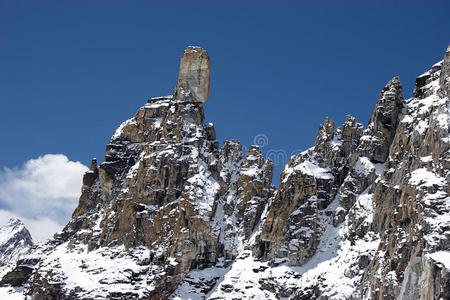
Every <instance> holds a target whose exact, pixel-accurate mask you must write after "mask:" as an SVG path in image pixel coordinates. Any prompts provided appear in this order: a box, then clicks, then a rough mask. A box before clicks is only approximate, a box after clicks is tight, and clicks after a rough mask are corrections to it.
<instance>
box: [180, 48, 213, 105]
mask: <svg viewBox="0 0 450 300" xmlns="http://www.w3.org/2000/svg"><path fill="white" fill-rule="evenodd" d="M210 70H211V61H210V60H209V56H208V53H207V52H206V50H204V49H203V48H200V47H194V46H189V47H187V48H186V49H185V50H184V53H183V56H182V57H181V62H180V71H179V73H178V83H177V86H176V87H175V92H174V99H175V100H184V101H189V102H206V100H208V97H209V73H210Z"/></svg>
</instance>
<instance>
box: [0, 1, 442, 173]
mask: <svg viewBox="0 0 450 300" xmlns="http://www.w3.org/2000/svg"><path fill="white" fill-rule="evenodd" d="M220 3H221V2H219V1H178V2H169V1H167V2H166V1H164V2H163V1H145V2H144V1H142V2H141V1H89V2H88V1H39V2H38V1H0V103H1V109H0V168H3V167H8V168H13V167H14V166H19V165H21V164H23V163H24V162H25V161H28V160H29V159H32V158H37V157H39V156H42V155H45V154H49V153H50V154H58V153H61V154H65V155H66V156H67V157H68V158H69V159H70V160H71V161H80V162H82V163H83V164H85V165H88V164H89V161H90V159H91V158H92V157H97V158H99V160H100V161H101V160H102V159H103V154H104V149H105V145H106V143H107V142H108V140H109V138H110V137H111V135H112V134H113V132H114V130H115V128H117V126H118V125H119V124H120V123H121V122H122V121H124V120H126V119H128V118H130V117H131V116H132V115H133V114H134V113H135V111H136V110H137V109H138V108H139V107H140V106H142V105H143V104H144V103H145V102H146V100H147V99H148V98H149V97H154V96H160V95H167V94H170V93H172V91H173V88H174V86H175V83H176V81H177V72H178V64H179V59H180V56H181V54H182V51H183V49H184V48H185V47H186V46H187V45H199V46H202V47H204V48H205V49H206V50H207V51H208V52H209V54H210V57H211V60H212V73H211V96H210V98H209V100H208V102H207V103H206V104H205V112H206V121H211V122H213V123H214V124H215V127H216V132H217V137H218V139H219V140H220V141H221V142H222V141H223V140H226V139H233V138H235V139H238V140H240V141H241V142H242V143H243V144H244V145H246V146H248V145H250V144H252V143H253V142H254V139H255V136H258V135H261V134H263V135H264V136H266V137H267V142H268V144H267V145H265V147H264V148H263V151H264V152H266V153H267V152H268V151H269V150H275V151H278V150H280V151H281V150H282V151H285V152H286V153H287V154H290V153H292V152H298V151H299V150H304V149H306V148H308V147H310V146H311V145H313V143H314V138H315V136H316V133H317V129H318V126H319V124H320V123H321V122H322V121H323V119H324V118H325V117H326V116H329V117H332V118H334V119H335V121H336V124H341V123H342V122H343V120H344V118H345V116H346V115H347V114H351V115H353V116H355V117H356V118H357V120H358V121H359V122H362V123H363V124H364V125H366V123H367V120H368V118H369V115H370V113H371V110H372V108H373V106H374V105H375V103H376V101H377V98H378V94H379V92H380V90H381V89H382V88H383V86H384V84H385V83H386V82H387V81H389V80H390V79H391V78H392V77H394V76H396V75H400V77H401V81H402V83H403V85H404V96H405V97H409V96H410V95H411V93H412V89H413V84H414V79H415V77H417V76H418V75H419V74H421V73H423V72H425V71H426V70H427V69H428V68H429V67H431V65H432V64H434V63H435V62H437V61H439V60H441V59H442V57H443V54H444V51H445V49H446V47H447V45H448V43H449V42H450V18H449V17H448V15H449V11H450V5H449V1H428V2H426V4H425V3H424V1H420V3H414V1H404V2H402V1H375V2H374V3H372V4H370V6H365V5H363V4H362V2H357V1H353V2H351V1H348V2H346V1H340V2H339V4H333V3H334V2H329V3H327V2H318V4H316V5H314V6H313V5H312V4H309V3H311V2H306V1H305V2H302V1H295V2H294V1H292V2H288V1H272V2H268V1H267V2H264V1H254V2H251V1H239V2H233V1H227V2H226V4H220ZM224 3H225V2H224ZM275 3H276V4H275ZM421 3H422V4H421ZM283 164H284V162H279V163H278V164H277V165H276V174H277V175H276V176H279V175H278V173H279V172H280V170H281V168H282V166H283ZM275 181H278V180H277V179H275Z"/></svg>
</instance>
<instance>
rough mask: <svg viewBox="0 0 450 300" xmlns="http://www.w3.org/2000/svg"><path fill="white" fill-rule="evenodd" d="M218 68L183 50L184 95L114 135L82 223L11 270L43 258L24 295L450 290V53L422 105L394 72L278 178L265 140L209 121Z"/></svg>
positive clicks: (415, 293)
mask: <svg viewBox="0 0 450 300" xmlns="http://www.w3.org/2000/svg"><path fill="white" fill-rule="evenodd" d="M194 50H195V51H194ZM209 71H210V62H209V56H208V55H207V53H206V51H204V50H203V49H201V48H198V47H188V48H187V49H186V50H185V52H184V54H183V57H182V60H181V64H180V73H179V80H178V83H177V86H176V88H175V92H174V95H171V96H167V97H159V98H152V99H150V100H149V101H148V103H147V104H145V105H144V106H143V107H141V108H140V109H139V110H138V111H137V113H136V114H135V116H134V117H133V118H131V119H129V120H127V121H125V122H124V123H123V124H122V125H121V126H120V127H119V128H118V129H117V130H116V132H115V133H114V135H113V136H112V138H111V140H110V142H109V144H108V145H107V147H106V152H105V159H104V162H103V163H101V164H100V165H99V166H98V165H97V162H96V160H94V161H93V162H92V165H91V168H90V170H89V171H88V172H87V173H86V174H85V176H84V178H83V185H82V195H81V197H80V200H79V204H78V207H77V208H76V210H75V211H74V213H73V217H72V220H71V221H70V222H69V224H68V225H67V226H66V227H65V228H64V229H63V230H62V231H61V232H60V233H58V234H56V235H55V237H54V238H53V239H52V240H50V241H49V242H48V243H46V244H41V245H38V246H36V247H34V249H33V251H32V252H31V253H30V254H29V255H28V256H26V257H25V258H22V259H21V260H19V262H18V264H17V268H16V270H15V271H16V272H20V269H18V268H19V266H20V265H25V264H26V265H27V266H30V268H31V267H32V272H31V274H29V275H27V276H28V279H27V280H26V282H25V283H24V284H23V295H25V296H26V297H30V298H32V299H47V298H52V299H91V298H108V297H109V298H112V299H167V298H170V299H189V298H190V299H206V298H208V299H252V298H265V299H279V298H283V297H284V298H292V299H441V298H442V299H446V298H447V297H449V290H448V289H449V279H448V278H449V269H450V264H449V261H450V259H449V258H450V254H449V253H450V252H449V245H450V244H449V237H450V231H449V225H450V223H449V222H450V198H449V197H448V192H449V190H448V179H449V171H448V170H449V157H448V149H449V143H450V140H449V118H448V116H449V101H450V100H449V95H450V91H449V90H450V48H449V49H448V50H447V52H446V54H445V57H444V60H443V61H441V62H439V63H437V64H435V65H434V66H433V67H432V69H431V70H430V71H428V72H426V73H424V74H423V75H421V76H419V77H418V78H417V80H416V88H415V91H414V94H413V97H412V98H411V99H408V100H406V101H404V100H403V96H402V86H401V83H400V80H399V78H398V77H395V78H393V79H392V80H391V81H389V82H388V83H387V84H386V86H385V87H384V88H383V89H382V91H381V93H380V95H379V98H378V102H377V103H376V105H375V108H374V109H373V111H372V114H371V116H370V119H369V124H368V126H367V127H366V128H365V129H364V127H363V125H362V124H360V123H358V122H357V121H356V120H355V118H353V117H351V116H347V119H346V121H345V122H344V124H342V126H340V127H338V128H335V124H334V121H333V120H332V119H329V118H327V119H325V122H324V124H323V125H321V126H320V127H319V131H318V135H317V138H316V140H315V144H314V146H313V147H311V148H310V149H308V150H306V151H304V152H303V153H300V154H298V155H295V156H293V157H292V158H291V160H290V161H289V163H288V165H287V166H286V167H285V168H284V170H283V172H282V174H281V176H280V184H279V186H278V187H277V188H275V187H274V186H273V185H272V171H273V166H272V163H271V161H270V160H266V159H264V157H263V155H262V153H261V151H260V150H259V149H258V147H257V146H253V147H251V148H250V150H249V151H248V153H243V151H242V146H241V144H240V143H239V142H238V141H227V142H225V143H224V144H223V145H222V147H219V143H218V142H217V140H216V133H215V130H214V126H213V125H212V124H211V123H207V124H204V114H203V106H202V102H204V101H206V99H207V97H208V95H209ZM4 282H6V283H7V282H8V280H7V279H6V280H5V279H4ZM10 283H11V282H10Z"/></svg>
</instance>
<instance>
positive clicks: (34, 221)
mask: <svg viewBox="0 0 450 300" xmlns="http://www.w3.org/2000/svg"><path fill="white" fill-rule="evenodd" d="M87 169H88V168H87V167H86V166H84V165H83V164H81V163H80V162H73V161H69V159H68V158H67V157H66V156H65V155H62V154H47V155H44V156H41V157H39V158H37V159H30V160H29V161H27V162H25V163H24V164H23V166H21V167H16V168H13V169H9V168H4V169H3V170H2V171H0V224H2V223H6V222H7V221H8V219H9V217H10V216H11V217H19V218H20V219H22V221H23V222H24V223H25V225H26V226H27V228H28V230H30V233H31V235H32V236H33V239H34V240H35V241H42V240H45V239H47V238H49V237H50V236H52V235H53V234H54V233H55V232H56V231H57V230H59V229H61V228H62V227H63V226H64V225H65V224H66V223H67V222H68V221H69V220H70V216H71V214H72V212H73V210H74V209H75V207H76V205H77V202H78V198H79V197H80V194H81V191H80V189H81V181H82V177H83V174H84V172H86V171H87Z"/></svg>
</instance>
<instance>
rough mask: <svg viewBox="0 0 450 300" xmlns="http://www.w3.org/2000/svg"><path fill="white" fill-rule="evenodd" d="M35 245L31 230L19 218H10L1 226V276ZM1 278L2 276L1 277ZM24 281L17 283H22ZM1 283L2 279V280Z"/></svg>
mask: <svg viewBox="0 0 450 300" xmlns="http://www.w3.org/2000/svg"><path fill="white" fill-rule="evenodd" d="M32 246H33V240H32V238H31V235H30V232H29V231H28V229H27V228H26V227H25V225H24V224H23V223H22V221H21V220H19V219H10V220H9V221H8V223H7V224H6V225H4V226H3V227H1V228H0V277H3V275H5V274H6V273H7V272H8V271H10V270H11V269H12V268H13V267H14V265H15V263H16V261H17V260H18V259H19V258H20V257H21V256H23V255H25V254H27V253H28V251H29V250H30V248H31V247H32ZM0 279H1V278H0ZM21 283H22V282H20V283H19V284H16V285H20V284H21ZM0 284H1V281H0Z"/></svg>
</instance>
